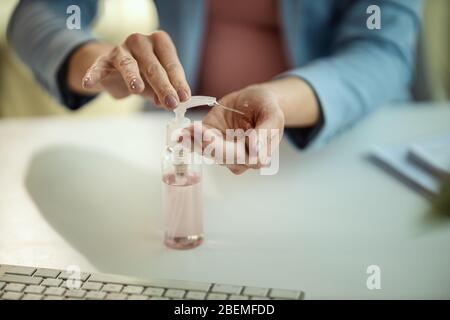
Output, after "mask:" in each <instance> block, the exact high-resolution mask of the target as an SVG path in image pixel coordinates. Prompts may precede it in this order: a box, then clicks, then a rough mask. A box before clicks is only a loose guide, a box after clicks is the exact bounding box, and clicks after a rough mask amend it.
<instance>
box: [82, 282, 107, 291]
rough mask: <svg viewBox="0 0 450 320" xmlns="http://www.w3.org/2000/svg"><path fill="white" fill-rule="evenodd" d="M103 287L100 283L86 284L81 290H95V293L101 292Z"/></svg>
mask: <svg viewBox="0 0 450 320" xmlns="http://www.w3.org/2000/svg"><path fill="white" fill-rule="evenodd" d="M102 286H103V285H102V284H101V283H100V282H91V281H88V282H85V283H84V284H83V285H82V286H81V288H83V289H85V290H94V291H99V290H100V289H101V287H102Z"/></svg>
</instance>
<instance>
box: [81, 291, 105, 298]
mask: <svg viewBox="0 0 450 320" xmlns="http://www.w3.org/2000/svg"><path fill="white" fill-rule="evenodd" d="M105 297H106V292H102V291H89V292H88V293H87V294H86V297H85V298H86V299H91V300H102V299H104V298H105Z"/></svg>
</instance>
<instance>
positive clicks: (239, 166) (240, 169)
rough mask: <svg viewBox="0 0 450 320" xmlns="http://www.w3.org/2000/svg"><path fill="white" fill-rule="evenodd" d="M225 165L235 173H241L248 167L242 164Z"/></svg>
mask: <svg viewBox="0 0 450 320" xmlns="http://www.w3.org/2000/svg"><path fill="white" fill-rule="evenodd" d="M227 167H228V169H229V170H230V171H231V172H233V173H234V174H235V175H241V174H243V173H244V172H245V171H247V170H248V167H247V166H245V165H243V164H236V165H228V166H227Z"/></svg>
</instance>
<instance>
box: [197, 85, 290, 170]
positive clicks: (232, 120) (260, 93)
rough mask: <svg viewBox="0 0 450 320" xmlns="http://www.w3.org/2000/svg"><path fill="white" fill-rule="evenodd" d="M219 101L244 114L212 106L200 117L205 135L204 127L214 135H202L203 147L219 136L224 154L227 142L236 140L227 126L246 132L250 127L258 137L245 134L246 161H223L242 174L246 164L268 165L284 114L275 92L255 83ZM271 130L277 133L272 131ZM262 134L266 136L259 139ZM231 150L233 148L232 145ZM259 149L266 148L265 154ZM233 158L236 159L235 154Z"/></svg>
mask: <svg viewBox="0 0 450 320" xmlns="http://www.w3.org/2000/svg"><path fill="white" fill-rule="evenodd" d="M219 103H220V104H221V105H224V106H226V107H227V108H232V109H235V110H237V111H240V112H241V113H243V114H241V113H237V112H232V111H230V110H227V109H225V108H222V107H220V106H215V107H213V108H212V109H211V111H209V113H208V114H207V115H206V117H205V118H204V119H203V128H202V129H203V134H204V135H205V136H206V133H207V131H209V132H210V133H212V134H213V135H214V137H213V139H211V140H210V141H208V139H206V140H205V139H202V150H205V149H206V148H207V147H208V145H209V144H210V143H212V142H214V141H216V140H215V139H219V140H222V141H221V142H222V144H223V146H224V150H223V155H225V154H226V152H227V150H226V148H227V145H228V146H229V145H230V143H231V144H236V141H235V139H234V137H232V139H231V140H230V139H227V130H230V129H238V130H239V129H242V130H243V131H244V132H246V131H247V130H249V129H253V130H254V133H255V134H256V135H255V136H258V138H257V139H254V137H255V136H253V139H252V138H249V137H251V135H250V136H249V137H247V138H246V140H245V163H243V164H238V163H232V164H230V163H228V164H227V163H223V164H225V165H226V166H227V167H228V168H229V169H230V170H231V171H232V172H233V173H235V174H241V173H243V172H244V171H246V170H247V169H249V168H253V169H259V168H261V167H262V166H264V165H267V164H268V163H267V160H268V158H270V156H271V153H272V152H274V151H275V150H274V149H272V148H271V147H275V148H277V147H278V144H279V142H280V140H281V137H282V135H283V128H284V115H283V112H282V111H281V109H280V106H279V103H278V99H277V97H276V95H275V94H273V93H272V91H271V90H268V89H266V88H263V87H261V86H258V85H255V86H250V87H247V88H245V89H243V90H240V91H237V92H233V93H231V94H229V95H226V96H225V97H223V98H222V99H220V100H219ZM208 129H215V130H218V131H216V133H215V134H214V133H213V132H214V130H208ZM192 130H194V129H193V128H191V134H192ZM247 132H251V131H247ZM274 132H277V133H278V134H277V135H273V133H274ZM229 133H230V132H229ZM261 137H265V138H264V139H261ZM194 142H195V141H194ZM234 147H236V145H234ZM234 150H236V148H233V151H234ZM262 150H264V152H265V151H266V150H267V153H268V154H266V155H263V156H262V157H259V155H260V153H261V151H262ZM252 154H253V155H257V159H256V161H253V162H252V161H251V155H252ZM224 157H225V156H224ZM233 158H234V159H235V160H236V155H234V156H233ZM254 160H255V159H254Z"/></svg>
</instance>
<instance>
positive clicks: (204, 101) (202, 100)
mask: <svg viewBox="0 0 450 320" xmlns="http://www.w3.org/2000/svg"><path fill="white" fill-rule="evenodd" d="M216 103H217V100H216V98H214V97H207V96H193V97H191V98H190V99H189V100H188V101H184V102H181V103H179V104H178V106H177V107H176V108H175V109H174V110H173V111H174V112H175V119H173V120H172V121H171V122H169V124H168V125H167V143H168V144H170V145H173V144H175V143H176V142H175V141H172V140H173V139H172V138H173V137H172V134H173V132H174V131H175V130H177V129H182V128H186V127H188V126H189V125H190V124H191V121H190V120H189V119H188V118H186V117H185V116H184V115H185V113H186V110H187V109H190V108H195V107H199V106H210V107H212V106H214V105H215V104H216Z"/></svg>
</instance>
